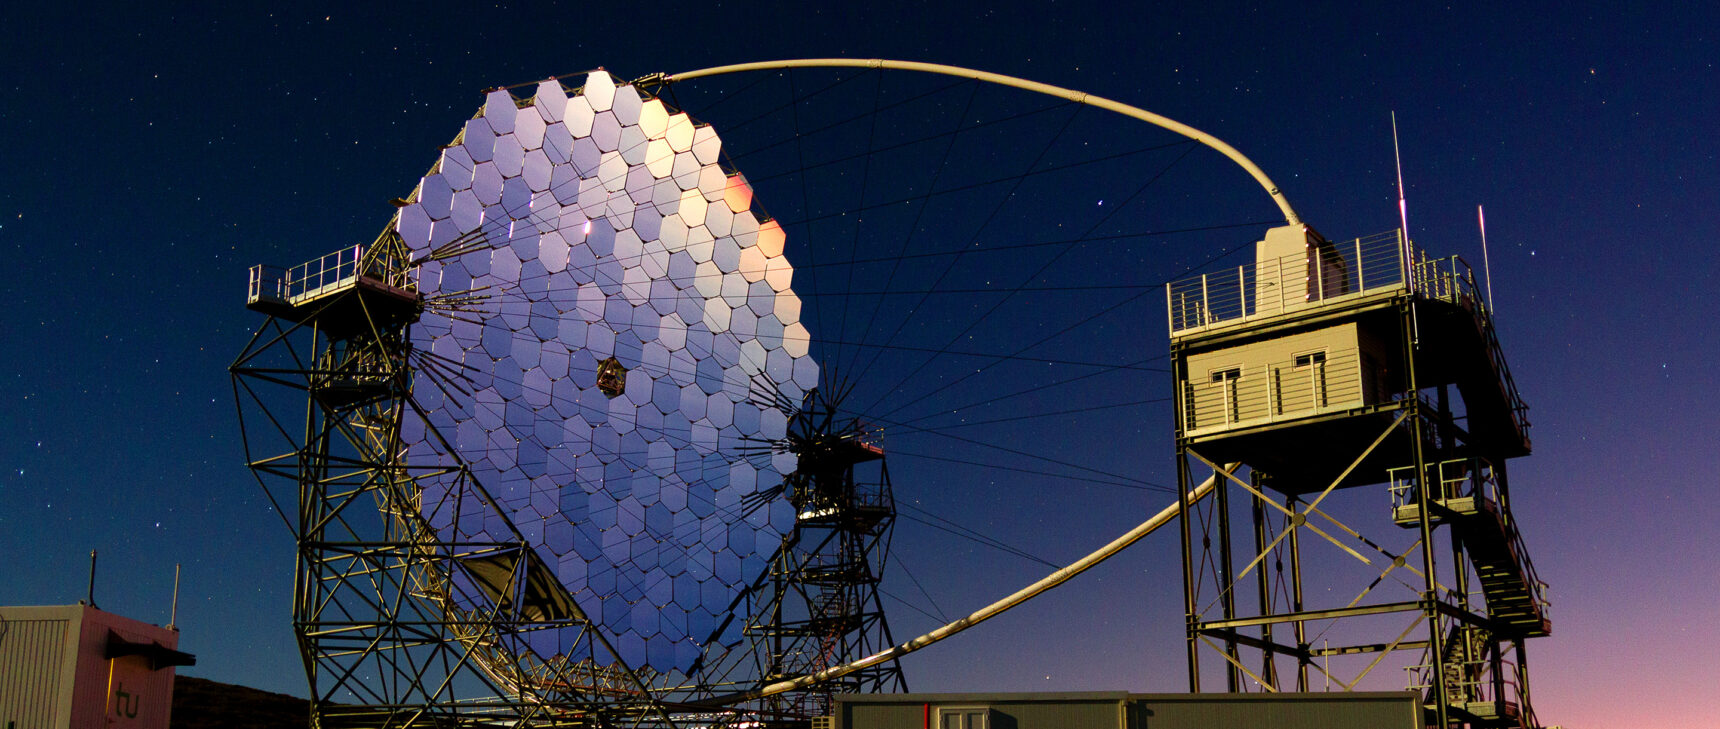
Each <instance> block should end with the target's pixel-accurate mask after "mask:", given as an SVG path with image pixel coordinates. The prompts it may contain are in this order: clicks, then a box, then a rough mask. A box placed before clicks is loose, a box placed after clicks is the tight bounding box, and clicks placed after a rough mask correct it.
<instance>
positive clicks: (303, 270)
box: [247, 246, 364, 304]
mask: <svg viewBox="0 0 1720 729" xmlns="http://www.w3.org/2000/svg"><path fill="white" fill-rule="evenodd" d="M363 258H364V246H353V247H351V248H342V249H340V250H338V251H335V252H333V253H330V254H328V255H325V256H322V257H320V258H314V259H311V260H309V261H306V262H304V263H301V264H299V265H297V266H294V267H292V268H290V269H283V268H281V267H279V266H267V265H263V264H258V265H255V266H252V267H251V288H250V292H249V295H248V298H247V301H248V302H257V301H272V302H277V303H287V304H291V303H296V302H299V301H303V300H305V299H309V298H312V297H314V296H316V295H318V294H321V293H323V292H325V291H329V290H331V289H334V288H336V287H338V286H341V285H344V284H347V283H351V282H352V280H353V279H355V278H357V277H358V270H359V262H360V261H362V260H363Z"/></svg>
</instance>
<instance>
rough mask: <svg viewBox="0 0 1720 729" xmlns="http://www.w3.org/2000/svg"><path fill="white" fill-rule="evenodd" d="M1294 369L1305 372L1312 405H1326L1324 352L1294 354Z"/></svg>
mask: <svg viewBox="0 0 1720 729" xmlns="http://www.w3.org/2000/svg"><path fill="white" fill-rule="evenodd" d="M1296 369H1298V370H1302V371H1304V372H1305V373H1306V377H1307V378H1308V393H1309V394H1310V395H1311V396H1312V398H1313V403H1314V407H1316V408H1323V407H1326V352H1325V350H1321V351H1318V352H1309V353H1307V354H1298V355H1296Z"/></svg>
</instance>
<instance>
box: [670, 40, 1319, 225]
mask: <svg viewBox="0 0 1720 729" xmlns="http://www.w3.org/2000/svg"><path fill="white" fill-rule="evenodd" d="M785 68H884V69H892V70H898V71H919V72H921V73H933V74H939V75H943V76H955V77H957V78H971V79H975V80H978V81H985V82H987V83H994V84H999V85H1002V86H1010V87H1013V88H1018V89H1023V90H1026V91H1033V92H1037V93H1041V94H1045V95H1047V96H1055V97H1058V98H1060V99H1067V100H1069V101H1073V102H1075V103H1077V104H1086V105H1088V106H1096V107H1099V108H1101V109H1106V110H1109V111H1114V112H1116V113H1118V114H1122V115H1123V116H1127V117H1131V118H1134V119H1139V120H1141V121H1144V122H1147V123H1148V124H1152V125H1155V126H1159V127H1163V128H1165V129H1169V130H1171V131H1173V132H1176V133H1178V134H1181V135H1183V136H1185V137H1188V138H1189V139H1193V140H1195V141H1197V142H1200V143H1201V144H1204V145H1206V146H1208V147H1211V148H1213V149H1215V150H1218V152H1219V153H1220V154H1222V155H1224V156H1225V157H1228V158H1230V161H1232V162H1235V163H1236V164H1237V165H1238V166H1240V167H1241V168H1242V169H1243V170H1244V171H1246V172H1247V173H1248V175H1249V176H1250V177H1253V178H1254V181H1255V182H1258V183H1260V186H1261V187H1263V188H1265V189H1266V194H1267V195H1270V196H1272V202H1274V203H1276V204H1277V205H1278V209H1279V211H1281V212H1283V213H1284V220H1285V222H1286V223H1288V224H1290V225H1297V224H1299V223H1301V222H1302V219H1301V217H1300V216H1298V215H1296V210H1295V209H1294V208H1292V207H1290V200H1289V199H1287V198H1285V197H1284V193H1283V191H1281V190H1279V189H1278V185H1277V184H1276V183H1274V182H1272V178H1270V177H1267V176H1266V172H1265V171H1263V170H1261V169H1260V167H1259V166H1258V165H1256V164H1254V161H1253V160H1250V159H1249V158H1247V157H1246V156H1243V154H1242V153H1241V152H1238V151H1237V150H1236V148H1235V147H1232V146H1230V145H1228V144H1225V143H1224V141H1223V140H1221V139H1219V138H1217V137H1214V136H1212V135H1211V134H1207V133H1206V132H1203V131H1201V130H1199V129H1196V128H1194V127H1191V126H1189V125H1187V124H1184V123H1182V122H1179V121H1177V120H1175V119H1170V118H1168V117H1164V116H1160V115H1158V114H1154V113H1152V112H1150V111H1147V110H1146V109H1142V108H1140V107H1138V106H1132V105H1129V104H1124V103H1122V102H1120V101H1113V100H1111V99H1107V98H1105V97H1103V96H1094V95H1092V94H1088V93H1085V92H1082V91H1075V90H1074V89H1066V88H1063V87H1061V86H1052V85H1051V84H1042V83H1039V82H1037V81H1028V80H1026V79H1022V78H1016V77H1014V76H1005V75H1003V74H1000V73H990V72H987V71H976V70H974V69H971V68H962V67H960V66H946V65H944V64H941V63H920V62H918V61H892V60H888V59H883V58H800V59H791V60H783V61H759V62H756V63H736V64H730V65H727V66H713V67H711V68H702V69H699V70H697V71H687V72H685V73H674V74H659V75H656V76H654V77H647V78H646V79H641V80H642V81H657V82H660V83H664V84H669V83H674V82H676V81H688V80H691V79H696V78H703V77H705V76H720V75H723V74H729V73H740V72H743V71H772V70H778V69H785Z"/></svg>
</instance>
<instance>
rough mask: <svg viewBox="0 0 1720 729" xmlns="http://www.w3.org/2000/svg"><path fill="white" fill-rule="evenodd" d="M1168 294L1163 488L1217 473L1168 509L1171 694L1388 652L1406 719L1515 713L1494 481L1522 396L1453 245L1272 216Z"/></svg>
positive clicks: (1514, 441) (1534, 603)
mask: <svg viewBox="0 0 1720 729" xmlns="http://www.w3.org/2000/svg"><path fill="white" fill-rule="evenodd" d="M1167 303H1168V305H1169V313H1170V329H1171V360H1172V363H1173V373H1174V375H1173V376H1174V378H1175V386H1176V405H1177V408H1176V412H1177V424H1176V436H1177V440H1176V443H1177V455H1178V465H1179V468H1178V480H1179V485H1180V486H1181V488H1182V490H1183V491H1185V492H1186V491H1187V490H1188V489H1189V487H1190V486H1191V485H1192V483H1193V481H1194V480H1195V473H1194V472H1195V471H1196V469H1204V468H1211V469H1212V470H1213V471H1214V472H1217V473H1221V474H1224V475H1221V476H1220V478H1221V479H1223V480H1224V484H1223V487H1222V488H1219V489H1217V490H1216V492H1215V496H1216V498H1215V499H1210V500H1208V501H1207V502H1206V503H1205V504H1191V503H1188V502H1185V503H1184V504H1183V506H1182V511H1183V514H1182V516H1183V519H1182V545H1183V550H1182V551H1183V580H1184V597H1185V609H1186V613H1187V621H1188V622H1187V640H1188V665H1189V686H1190V690H1193V691H1200V690H1201V689H1202V680H1203V678H1205V679H1209V680H1210V679H1211V678H1213V677H1214V674H1215V673H1217V672H1222V674H1223V681H1224V688H1225V690H1227V691H1233V692H1235V691H1249V690H1264V691H1277V690H1281V689H1282V690H1289V689H1291V688H1294V689H1295V690H1300V691H1307V690H1311V689H1312V690H1318V689H1319V688H1320V687H1321V686H1325V687H1327V688H1329V689H1331V690H1349V689H1351V688H1355V687H1357V686H1359V685H1361V684H1362V683H1363V682H1364V681H1366V680H1369V676H1370V674H1373V675H1374V679H1373V683H1371V684H1369V685H1375V686H1378V685H1381V684H1385V685H1390V684H1391V683H1392V679H1391V678H1389V677H1386V676H1383V675H1382V674H1383V673H1385V672H1381V673H1376V672H1375V671H1376V669H1379V668H1382V667H1384V666H1392V667H1395V668H1397V669H1400V670H1403V671H1405V672H1406V673H1407V675H1408V680H1407V687H1408V688H1410V689H1412V690H1416V691H1420V692H1422V694H1423V696H1424V699H1425V702H1424V703H1425V705H1426V708H1427V714H1426V723H1427V725H1428V726H1439V727H1449V726H1468V727H1534V726H1538V724H1537V722H1536V720H1535V715H1534V711H1533V709H1532V708H1531V703H1530V691H1529V681H1528V671H1527V656H1526V653H1525V650H1524V643H1525V641H1526V640H1527V639H1529V638H1533V637H1538V636H1544V635H1547V634H1548V633H1549V631H1550V622H1549V620H1548V616H1547V610H1548V603H1547V600H1546V598H1545V595H1544V588H1545V585H1544V584H1543V583H1541V582H1540V580H1539V579H1538V578H1537V577H1536V574H1535V569H1534V565H1533V563H1532V562H1531V561H1530V559H1529V553H1528V551H1527V550H1526V548H1525V547H1524V543H1523V540H1522V536H1521V534H1520V533H1519V530H1518V528H1517V521H1516V518H1515V517H1514V515H1513V512H1512V509H1511V498H1510V486H1509V481H1508V479H1507V477H1506V462H1507V460H1508V459H1512V458H1517V457H1521V456H1525V455H1528V453H1529V450H1530V444H1529V437H1528V429H1529V422H1528V419H1527V407H1526V406H1525V405H1524V404H1523V401H1522V399H1521V397H1520V396H1519V395H1518V392H1517V387H1516V384H1515V382H1514V381H1513V380H1512V378H1511V374H1510V371H1509V369H1507V367H1506V364H1505V358H1504V355H1503V351H1502V350H1501V348H1500V345H1499V341H1498V338H1497V336H1496V335H1495V333H1494V328H1493V321H1492V315H1491V313H1490V312H1489V310H1488V307H1487V304H1486V302H1485V301H1484V300H1483V298H1482V296H1481V295H1480V293H1479V288H1478V287H1477V286H1476V282H1475V280H1474V276H1473V274H1472V273H1471V272H1470V270H1469V269H1468V267H1467V265H1466V264H1464V262H1463V261H1462V259H1460V258H1457V257H1455V256H1453V257H1450V258H1443V259H1428V258H1427V257H1426V255H1425V254H1423V253H1420V252H1419V251H1417V250H1416V249H1415V247H1414V246H1413V245H1411V244H1410V243H1409V241H1408V240H1407V238H1406V237H1405V236H1404V235H1403V234H1402V233H1401V232H1393V233H1389V234H1385V235H1380V236H1374V237H1371V238H1362V239H1357V240H1353V241H1348V242H1344V243H1338V244H1333V243H1330V242H1327V241H1326V240H1325V239H1323V238H1321V237H1320V235H1319V234H1318V233H1316V232H1315V231H1313V230H1312V229H1311V228H1308V227H1307V226H1304V225H1291V226H1285V227H1281V228H1275V229H1273V230H1271V231H1269V232H1268V233H1267V235H1266V238H1265V240H1263V241H1261V242H1259V243H1258V244H1257V248H1256V257H1255V261H1254V262H1253V263H1252V264H1249V265H1244V266H1240V267H1238V268H1237V269H1236V270H1234V271H1230V272H1225V273H1215V274H1206V275H1203V276H1199V277H1196V278H1193V279H1189V280H1185V281H1180V282H1176V283H1173V284H1171V285H1170V286H1169V287H1168V289H1167ZM1219 464H1227V466H1226V467H1224V468H1221V467H1220V466H1219ZM1228 464H1241V466H1243V467H1242V468H1238V467H1232V466H1229V465H1228ZM1233 499H1234V500H1233ZM1214 654H1216V655H1217V656H1218V657H1219V659H1220V660H1219V661H1218V662H1217V663H1216V664H1214V663H1208V664H1205V665H1204V666H1203V663H1202V660H1201V659H1202V657H1203V656H1210V655H1214ZM1388 659H1389V660H1388ZM1214 668H1216V669H1218V671H1214V670H1213V669H1214ZM1403 685H1404V684H1399V686H1403Z"/></svg>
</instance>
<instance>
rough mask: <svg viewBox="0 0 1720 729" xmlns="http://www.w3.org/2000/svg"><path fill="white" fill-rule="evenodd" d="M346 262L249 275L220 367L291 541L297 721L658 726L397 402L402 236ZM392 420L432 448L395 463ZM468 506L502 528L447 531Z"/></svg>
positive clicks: (402, 387)
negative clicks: (246, 295)
mask: <svg viewBox="0 0 1720 729" xmlns="http://www.w3.org/2000/svg"><path fill="white" fill-rule="evenodd" d="M354 258H355V260H356V262H357V265H356V266H355V267H354V269H353V270H352V271H351V272H350V273H343V274H342V275H341V276H340V277H338V278H337V279H331V280H330V281H320V282H319V284H320V285H319V286H318V287H316V288H315V289H311V290H300V289H302V288H303V287H300V288H297V289H296V288H294V286H293V282H292V281H291V280H290V276H291V274H289V278H288V280H285V281H274V282H273V284H274V285H275V289H273V290H271V289H270V288H269V287H268V286H262V287H260V286H259V274H258V272H256V271H254V272H253V281H252V296H251V308H253V309H256V310H259V311H262V312H264V313H266V314H269V318H268V319H267V320H266V321H265V322H264V323H263V324H262V326H261V327H259V328H258V329H257V331H256V333H255V334H254V335H253V336H252V338H251V340H250V342H249V343H248V344H247V346H246V347H245V349H244V351H243V352H241V353H240V355H239V357H238V358H237V360H236V361H235V362H234V363H233V365H232V366H231V367H230V372H231V375H232V380H233V387H234V395H235V399H236V401H237V403H238V409H239V417H240V421H241V425H242V431H243V437H244V445H245V449H246V454H247V460H248V462H249V463H250V466H251V468H252V471H253V473H254V474H255V475H256V477H257V479H258V481H259V483H260V484H261V485H262V487H263V490H264V492H265V493H266V494H267V495H268V496H269V498H270V500H271V502H272V504H273V506H274V508H275V509H276V511H278V512H279V513H280V515H281V517H282V519H283V521H284V522H285V523H286V525H287V527H288V528H289V530H291V532H292V534H293V536H294V539H295V544H296V548H297V566H296V569H295V571H294V591H293V606H292V613H293V629H294V633H295V636H296V638H297V641H298V644H299V648H300V652H301V655H302V659H303V663H304V671H305V675H306V678H307V680H308V682H309V686H310V692H311V697H310V701H311V726H312V727H349V726H352V727H356V726H364V727H411V726H434V727H439V728H440V727H458V726H477V725H483V726H534V727H564V726H565V727H584V726H610V725H616V724H621V723H638V722H639V721H644V722H646V723H651V724H654V725H656V724H672V722H671V721H670V719H669V717H668V715H667V714H666V713H665V710H664V708H663V707H662V706H661V704H659V703H658V702H656V701H655V700H653V699H652V698H651V695H650V693H649V691H647V689H646V684H645V683H644V681H643V680H642V679H641V677H640V675H639V674H637V673H635V672H634V671H632V670H631V669H629V668H628V667H627V666H626V664H625V663H624V662H623V661H622V660H621V659H620V657H619V656H618V655H616V654H615V653H614V651H613V650H611V649H610V647H609V645H608V643H607V639H606V638H605V637H604V636H603V635H602V634H601V633H600V632H599V631H598V630H597V629H596V628H595V627H594V626H593V625H592V624H591V623H590V621H588V620H587V619H586V617H585V615H584V614H583V613H582V612H581V611H580V609H579V606H578V605H577V604H576V603H575V602H574V600H573V598H572V597H571V596H570V595H568V594H567V593H566V591H565V589H563V588H562V587H561V586H560V584H559V583H558V582H557V581H556V580H555V579H554V578H553V576H551V575H550V573H549V571H548V570H547V568H545V567H544V565H543V563H542V561H541V560H540V559H539V558H538V557H537V556H536V554H535V553H534V552H533V551H532V549H531V547H530V546H529V545H528V544H527V542H526V540H525V538H524V537H523V536H522V535H521V534H520V532H519V531H518V530H517V529H516V528H514V527H513V525H512V524H511V523H509V522H508V519H507V516H506V512H505V511H503V510H502V509H499V508H497V506H496V503H495V501H494V500H493V499H492V498H491V497H490V495H489V494H488V493H487V492H486V491H485V490H484V487H483V485H482V484H480V483H478V482H477V480H476V479H474V478H473V477H472V475H471V473H470V471H469V470H468V469H467V468H466V467H465V465H464V464H463V463H462V462H461V460H460V458H459V457H458V455H457V454H456V453H455V451H454V449H453V448H452V447H451V446H450V445H449V443H448V442H447V441H446V439H442V438H441V437H440V434H437V433H436V432H435V429H434V427H433V426H432V425H430V424H429V422H428V420H427V418H426V417H425V414H424V413H423V412H422V411H420V410H418V409H417V408H416V406H415V405H414V404H413V401H412V388H413V387H414V386H415V384H417V383H416V382H415V378H414V373H415V371H416V369H417V366H418V364H417V362H416V358H417V357H419V356H420V355H418V354H416V353H415V352H414V351H413V349H412V346H411V344H410V337H409V329H410V327H411V325H412V324H413V323H414V322H415V321H416V319H417V317H418V314H419V312H420V311H421V309H422V301H421V299H420V298H419V297H418V295H417V292H416V290H415V288H414V287H413V285H412V278H411V275H410V274H411V271H410V267H409V266H408V265H407V264H406V260H407V257H406V252H405V250H404V247H403V246H401V245H400V244H399V241H398V239H397V238H395V237H393V236H392V234H389V233H385V234H384V235H383V236H382V237H381V238H379V239H378V240H377V242H376V243H375V244H373V245H372V246H370V247H369V248H368V249H365V250H363V251H362V252H361V253H359V254H356V255H355V256H354ZM264 283H265V284H267V283H270V282H266V281H265V282H264ZM260 289H261V290H262V291H263V292H264V293H263V295H261V296H260V295H259V290H260ZM271 291H273V292H275V293H278V294H279V295H270V293H271ZM282 292H284V293H282ZM409 423H410V424H411V425H412V426H413V427H423V428H425V429H427V430H428V431H429V432H430V433H431V435H432V438H431V439H430V440H431V441H432V443H434V444H436V447H435V448H434V450H435V451H436V453H435V457H433V458H430V459H422V458H416V459H409V458H408V457H407V450H406V447H405V443H404V440H403V438H402V432H403V429H404V428H405V427H407V426H408V424H409ZM472 520H476V522H477V523H487V524H490V525H492V527H493V525H495V524H498V523H499V524H503V525H505V528H503V529H499V530H498V529H494V528H492V529H490V532H491V533H494V532H496V531H501V532H503V533H507V534H511V535H512V538H510V539H504V540H499V541H498V540H494V539H483V540H475V539H462V538H460V536H459V534H460V532H461V529H460V527H459V525H461V524H468V523H472ZM436 525H441V526H442V527H443V528H441V529H438V528H437V526H436ZM548 631H553V632H556V633H557V634H559V636H560V637H559V638H556V639H552V640H550V641H549V644H551V645H556V646H557V648H558V649H557V650H555V651H554V652H553V653H551V654H550V655H549V656H548V657H545V655H544V653H545V652H546V651H543V650H541V646H543V645H544V644H545V643H544V641H542V640H541V639H538V640H534V639H537V638H540V635H541V634H543V633H545V632H548ZM569 635H572V636H573V637H571V638H570V637H568V636H569Z"/></svg>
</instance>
